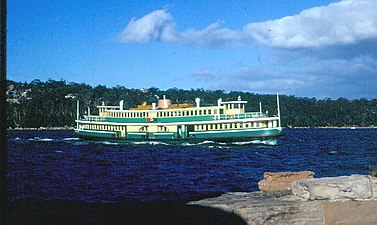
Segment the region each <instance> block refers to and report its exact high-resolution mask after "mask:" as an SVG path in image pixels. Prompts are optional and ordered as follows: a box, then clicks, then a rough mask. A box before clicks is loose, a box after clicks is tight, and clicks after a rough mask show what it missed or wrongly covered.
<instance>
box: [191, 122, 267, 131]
mask: <svg viewBox="0 0 377 225" xmlns="http://www.w3.org/2000/svg"><path fill="white" fill-rule="evenodd" d="M263 127H266V124H265V123H261V122H249V123H221V124H201V125H195V130H196V131H203V130H226V129H242V128H263Z"/></svg>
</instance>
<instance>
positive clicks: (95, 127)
mask: <svg viewBox="0 0 377 225" xmlns="http://www.w3.org/2000/svg"><path fill="white" fill-rule="evenodd" d="M195 103H196V104H172V102H171V100H170V99H167V98H166V97H165V96H164V97H163V99H159V100H158V102H157V103H152V104H151V105H148V104H147V103H146V102H144V103H143V104H141V105H138V106H137V107H136V108H130V109H124V107H123V106H124V101H123V100H121V101H120V102H119V105H115V106H108V105H104V104H103V103H102V105H100V106H97V108H98V115H90V109H88V113H87V115H83V116H82V117H80V116H79V103H77V118H76V120H75V122H76V129H75V133H76V134H77V135H78V136H80V137H82V138H84V139H109V140H146V141H148V140H149V141H160V140H162V141H186V140H188V141H190V140H193V141H194V140H203V141H204V140H212V141H220V142H229V141H245V140H246V141H261V142H262V143H263V142H268V143H269V144H276V143H277V141H276V140H277V138H278V137H280V136H281V135H282V127H281V119H280V109H279V96H278V95H277V114H276V115H268V113H267V112H266V113H263V112H262V109H261V104H260V109H259V111H255V112H246V111H245V105H246V104H247V101H243V100H241V97H238V99H237V100H234V101H223V100H222V99H221V98H220V99H218V101H217V105H214V106H201V104H200V103H201V100H200V99H199V98H197V99H195Z"/></svg>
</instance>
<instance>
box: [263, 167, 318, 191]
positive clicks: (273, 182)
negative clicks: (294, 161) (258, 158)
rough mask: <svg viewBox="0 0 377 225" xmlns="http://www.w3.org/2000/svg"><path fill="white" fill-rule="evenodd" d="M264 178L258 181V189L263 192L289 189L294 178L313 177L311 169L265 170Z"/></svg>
mask: <svg viewBox="0 0 377 225" xmlns="http://www.w3.org/2000/svg"><path fill="white" fill-rule="evenodd" d="M263 177H264V179H263V180H261V181H259V182H258V187H259V190H261V191H263V192H275V191H283V190H289V189H290V188H291V186H292V182H293V181H295V180H302V179H311V178H313V177H314V172H312V171H301V172H279V173H272V172H265V173H264V174H263Z"/></svg>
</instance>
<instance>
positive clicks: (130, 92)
mask: <svg viewBox="0 0 377 225" xmlns="http://www.w3.org/2000/svg"><path fill="white" fill-rule="evenodd" d="M7 82H8V83H7V91H6V92H7V109H6V110H7V120H6V122H7V127H9V128H39V127H64V126H74V124H75V122H74V121H75V118H76V107H77V100H79V104H80V107H79V109H80V115H83V114H84V113H86V112H87V111H88V107H89V108H90V112H91V114H93V115H94V114H96V113H97V108H96V106H97V105H101V104H102V102H103V103H104V104H106V105H118V104H119V101H120V100H124V108H125V109H127V108H129V107H136V106H137V105H139V104H141V103H142V102H144V101H146V102H148V103H149V104H151V103H152V102H157V98H162V96H163V95H165V96H166V97H167V98H169V99H171V100H172V103H191V104H195V98H200V99H201V104H202V105H216V104H217V100H218V99H219V98H222V99H223V101H229V100H236V99H237V98H238V96H241V98H242V100H246V101H248V104H247V108H246V110H247V111H259V110H260V108H259V103H261V105H262V111H263V112H266V111H267V112H268V113H269V114H276V113H277V112H276V95H267V94H257V93H250V92H241V91H230V92H225V91H224V90H204V89H191V90H183V89H178V88H170V89H167V90H160V89H158V88H157V87H151V88H148V89H129V88H126V87H124V86H119V85H118V86H115V87H106V86H104V85H98V86H95V87H92V86H90V85H88V84H85V83H74V82H67V81H65V80H59V81H57V80H52V79H49V80H47V81H45V82H43V81H40V80H33V81H31V82H30V83H27V82H15V81H11V80H8V81H7ZM279 97H280V111H281V118H282V126H283V127H344V126H355V127H369V126H377V99H366V98H362V99H353V100H349V99H346V98H338V99H336V100H333V99H330V98H325V99H316V98H303V97H296V96H291V95H289V96H288V95H280V96H279Z"/></svg>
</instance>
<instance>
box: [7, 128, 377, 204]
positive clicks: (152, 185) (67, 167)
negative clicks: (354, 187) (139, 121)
mask: <svg viewBox="0 0 377 225" xmlns="http://www.w3.org/2000/svg"><path fill="white" fill-rule="evenodd" d="M284 133H285V135H284V136H283V137H281V138H280V139H279V141H278V145H277V146H269V145H256V144H255V143H245V142H234V143H216V142H211V141H206V142H201V143H196V144H193V143H181V144H174V145H173V144H168V143H164V142H133V143H113V142H107V141H102V142H95V141H82V140H81V139H79V138H77V137H75V136H74V133H73V131H43V130H42V131H36V130H30V131H16V130H13V131H8V158H9V163H8V178H9V199H10V200H11V201H15V200H20V199H30V198H31V199H40V200H78V201H81V202H88V203H91V202H102V203H114V202H127V201H130V200H141V201H145V200H177V199H198V198H201V197H205V196H213V195H218V194H221V193H225V192H230V191H232V192H234V191H256V190H257V189H258V187H257V182H258V181H259V180H261V179H262V178H263V172H265V171H272V172H278V171H301V170H311V171H314V172H315V174H316V175H315V177H325V176H339V175H351V174H356V173H358V174H369V173H370V171H369V166H370V165H377V129H354V130H352V129H285V130H284Z"/></svg>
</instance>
